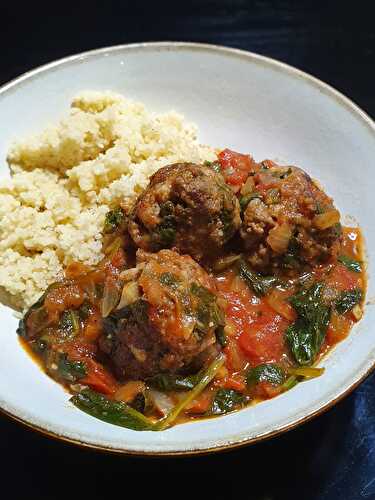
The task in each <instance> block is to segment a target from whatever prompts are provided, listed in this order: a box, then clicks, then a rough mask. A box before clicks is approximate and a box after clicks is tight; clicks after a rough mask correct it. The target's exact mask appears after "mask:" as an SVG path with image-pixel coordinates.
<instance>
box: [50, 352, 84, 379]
mask: <svg viewBox="0 0 375 500" xmlns="http://www.w3.org/2000/svg"><path fill="white" fill-rule="evenodd" d="M57 371H58V374H59V375H60V377H61V378H63V379H64V380H68V381H69V382H76V381H77V380H79V379H80V378H83V377H86V375H87V372H86V366H85V363H84V362H83V361H70V360H69V359H68V357H67V355H66V354H61V355H60V356H59V359H58V363H57Z"/></svg>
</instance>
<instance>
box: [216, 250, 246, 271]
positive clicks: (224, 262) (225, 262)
mask: <svg viewBox="0 0 375 500" xmlns="http://www.w3.org/2000/svg"><path fill="white" fill-rule="evenodd" d="M240 258H241V254H239V255H226V256H225V257H220V259H217V261H215V263H214V270H215V271H224V269H227V268H228V267H230V266H231V265H232V264H234V263H235V262H236V261H237V260H239V259H240Z"/></svg>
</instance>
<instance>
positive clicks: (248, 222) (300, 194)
mask: <svg viewBox="0 0 375 500" xmlns="http://www.w3.org/2000/svg"><path fill="white" fill-rule="evenodd" d="M266 165H267V167H268V168H262V169H261V170H260V171H259V172H258V173H257V174H256V175H255V176H254V177H253V178H249V180H248V182H247V186H246V188H245V190H246V191H248V192H247V194H246V195H245V196H244V197H243V198H242V200H241V205H242V207H243V208H244V207H245V208H244V213H243V222H242V227H241V230H240V234H241V236H242V238H243V240H244V242H245V246H246V248H247V250H248V260H249V262H250V263H251V265H252V266H253V267H255V268H257V269H259V270H260V271H269V270H270V268H272V267H274V268H275V267H276V268H277V267H284V268H296V267H300V266H301V265H314V264H316V263H319V262H323V261H325V260H327V259H329V257H330V256H332V255H334V254H335V253H336V252H337V250H338V244H339V240H340V236H341V226H340V223H339V222H340V214H339V212H338V211H337V210H336V209H335V207H334V205H333V202H332V199H331V198H329V197H328V196H327V195H326V194H325V193H324V192H323V191H322V190H321V189H320V188H319V187H318V186H317V185H316V184H315V183H314V181H313V180H312V179H311V178H310V177H309V176H308V175H307V174H306V173H305V172H304V171H303V170H301V169H299V168H297V167H280V166H278V165H276V164H273V163H272V162H267V163H266Z"/></svg>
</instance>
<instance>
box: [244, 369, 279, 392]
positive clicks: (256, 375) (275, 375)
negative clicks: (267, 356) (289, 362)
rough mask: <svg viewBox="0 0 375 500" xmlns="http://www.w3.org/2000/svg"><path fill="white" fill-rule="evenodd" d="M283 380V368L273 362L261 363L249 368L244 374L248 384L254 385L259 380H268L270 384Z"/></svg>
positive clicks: (276, 383)
mask: <svg viewBox="0 0 375 500" xmlns="http://www.w3.org/2000/svg"><path fill="white" fill-rule="evenodd" d="M284 380H285V372H284V370H283V369H282V368H281V367H280V366H279V365H277V364H275V363H263V364H261V365H258V366H255V367H254V368H250V370H249V371H248V372H247V375H246V383H247V385H248V386H250V387H251V386H254V385H256V384H259V382H269V383H270V384H272V385H280V384H282V383H283V382H284Z"/></svg>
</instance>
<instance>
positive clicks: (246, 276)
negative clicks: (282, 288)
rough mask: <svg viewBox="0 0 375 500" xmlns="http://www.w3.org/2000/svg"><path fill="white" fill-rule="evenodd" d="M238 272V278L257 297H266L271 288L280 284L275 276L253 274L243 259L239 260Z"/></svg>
mask: <svg viewBox="0 0 375 500" xmlns="http://www.w3.org/2000/svg"><path fill="white" fill-rule="evenodd" d="M238 270H239V275H240V278H242V279H243V280H244V281H245V283H246V284H247V285H248V287H249V288H251V289H252V290H253V291H254V293H255V294H256V295H258V296H263V295H266V294H267V293H268V292H269V291H270V290H271V288H273V287H274V286H276V285H277V284H279V283H280V281H279V279H278V278H276V277H275V276H262V275H261V274H258V273H256V272H254V271H253V270H252V269H251V268H250V267H249V265H248V264H247V263H246V262H245V261H244V260H243V259H240V260H239V264H238Z"/></svg>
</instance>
